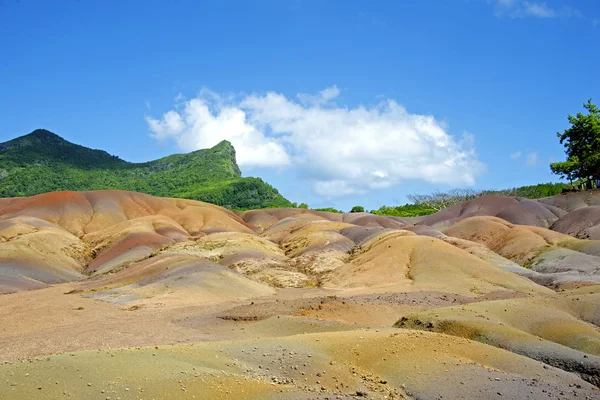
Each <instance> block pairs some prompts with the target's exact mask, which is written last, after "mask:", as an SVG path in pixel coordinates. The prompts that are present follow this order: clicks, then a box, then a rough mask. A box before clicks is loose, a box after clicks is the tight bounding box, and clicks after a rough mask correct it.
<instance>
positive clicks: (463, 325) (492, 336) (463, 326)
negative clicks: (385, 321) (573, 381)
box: [396, 298, 600, 385]
mask: <svg viewBox="0 0 600 400" xmlns="http://www.w3.org/2000/svg"><path fill="white" fill-rule="evenodd" d="M574 303H575V302H573V301H565V300H564V299H558V298H555V299H544V300H539V299H531V298H521V299H510V300H498V301H489V302H480V303H471V304H467V305H461V306H457V307H448V308H443V309H439V310H435V311H425V312H422V313H417V314H414V315H410V316H408V317H404V318H402V319H401V320H400V321H399V322H398V323H397V324H396V326H398V327H403V328H412V329H415V328H416V329H427V330H431V331H435V332H443V333H447V334H451V335H456V336H461V337H465V338H469V339H473V340H478V341H481V342H483V343H487V344H492V345H494V346H498V347H501V348H505V349H509V350H511V351H513V352H516V353H519V354H523V355H525V356H527V357H531V358H534V359H537V360H540V361H543V362H546V363H548V364H551V365H555V366H560V367H561V368H563V369H566V370H568V371H573V372H576V373H578V374H580V375H581V376H582V378H583V379H585V380H587V381H589V382H591V383H593V384H595V385H600V357H598V356H599V355H600V333H599V332H598V330H597V329H596V328H595V327H593V326H590V325H589V324H586V323H585V322H583V321H581V320H579V319H577V318H576V317H575V316H573V315H572V314H573V311H574V310H573V309H570V308H571V307H572V306H573V304H574ZM573 308H575V307H573ZM542 339H543V340H542ZM585 353H587V354H585Z"/></svg>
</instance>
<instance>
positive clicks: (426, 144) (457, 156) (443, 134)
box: [147, 86, 483, 197]
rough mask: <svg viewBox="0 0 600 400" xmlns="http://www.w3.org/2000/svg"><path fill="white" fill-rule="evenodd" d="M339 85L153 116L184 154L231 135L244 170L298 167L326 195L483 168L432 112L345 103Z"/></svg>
mask: <svg viewBox="0 0 600 400" xmlns="http://www.w3.org/2000/svg"><path fill="white" fill-rule="evenodd" d="M339 93H340V91H339V89H338V88H337V87H335V86H333V87H330V88H327V89H325V90H323V91H321V92H319V93H318V94H316V95H307V94H300V95H298V96H297V97H296V99H292V98H288V97H286V96H284V95H282V94H278V93H274V92H268V93H265V94H253V95H248V96H242V97H239V96H238V97H222V96H218V95H216V94H214V93H211V92H208V91H204V92H202V93H201V94H200V95H199V96H198V97H196V98H194V99H191V100H188V101H184V102H183V104H181V105H180V106H178V107H177V108H176V109H175V110H171V111H169V112H167V113H165V114H164V115H163V116H162V118H160V119H154V118H147V122H148V126H149V128H150V130H151V132H152V134H153V135H154V136H155V137H156V138H157V139H159V140H174V141H175V142H176V143H177V144H178V145H179V147H180V148H181V149H182V150H184V151H191V150H196V149H200V148H206V147H211V146H214V145H215V144H217V143H218V142H220V141H221V140H224V139H226V140H229V141H230V142H231V143H232V144H233V145H234V146H235V148H236V150H237V156H238V162H239V164H240V166H241V167H242V168H244V167H246V168H252V167H275V168H292V169H294V170H295V171H296V172H297V173H298V175H299V176H300V177H301V178H303V179H306V180H309V181H311V182H312V183H313V189H314V191H315V192H316V193H317V194H319V195H322V196H325V197H335V196H345V195H352V194H360V193H366V192H369V191H373V190H377V189H383V188H389V187H391V186H394V185H397V184H398V183H399V182H401V181H402V180H407V179H417V180H422V181H426V182H429V183H433V184H442V185H454V186H468V185H472V184H473V183H474V182H475V178H476V177H477V175H478V174H479V173H481V172H482V168H483V166H482V164H480V163H479V161H478V160H477V158H476V154H475V149H474V146H473V138H472V137H471V136H470V135H467V134H465V135H463V136H462V137H461V138H459V139H457V138H455V137H453V136H451V135H450V134H449V133H448V132H447V131H446V129H445V128H444V126H443V124H441V123H440V122H439V121H437V120H436V119H435V118H434V117H433V116H430V115H419V114H411V113H409V112H408V111H407V110H406V109H405V108H404V107H402V106H401V105H399V104H398V103H396V102H395V101H393V100H389V99H388V100H384V101H382V102H380V103H379V104H376V105H374V106H371V107H364V106H359V107H355V108H348V107H341V106H338V105H337V104H336V103H335V100H336V98H337V97H338V95H339Z"/></svg>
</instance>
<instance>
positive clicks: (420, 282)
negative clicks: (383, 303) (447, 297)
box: [325, 231, 549, 296]
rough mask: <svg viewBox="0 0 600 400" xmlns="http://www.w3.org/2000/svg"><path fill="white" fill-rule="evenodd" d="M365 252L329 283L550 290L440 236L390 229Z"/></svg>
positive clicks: (477, 291) (465, 290) (467, 292)
mask: <svg viewBox="0 0 600 400" xmlns="http://www.w3.org/2000/svg"><path fill="white" fill-rule="evenodd" d="M363 247H366V251H364V252H363V253H361V254H358V255H357V256H356V257H355V258H354V259H353V260H352V261H350V262H349V263H348V264H347V265H345V266H343V267H340V268H338V269H337V270H335V271H333V272H332V273H331V274H330V275H329V276H328V277H327V278H326V283H325V287H332V288H333V287H336V288H360V287H371V288H373V287H383V288H385V287H389V288H394V289H395V290H401V291H416V290H434V291H442V292H446V293H455V294H460V295H464V296H477V295H481V294H485V293H490V292H495V291H498V290H507V289H508V290H512V291H516V292H522V293H531V294H533V293H549V291H548V290H546V289H544V288H541V287H540V286H538V285H536V284H534V283H533V282H531V281H529V280H527V279H524V278H521V277H519V276H517V275H514V274H511V273H509V272H506V271H504V270H502V269H500V268H498V267H495V266H493V265H491V264H489V263H487V262H485V261H483V260H481V259H480V258H478V257H475V256H473V255H471V254H469V253H467V252H466V251H463V250H461V249H458V248H456V247H454V246H452V245H450V244H447V243H445V242H443V241H442V240H439V239H435V238H430V237H424V236H416V235H415V234H413V233H411V232H408V231H398V232H391V233H387V234H384V235H381V236H380V237H376V238H374V239H372V244H370V245H369V244H367V246H365V245H363Z"/></svg>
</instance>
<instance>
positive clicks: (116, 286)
mask: <svg viewBox="0 0 600 400" xmlns="http://www.w3.org/2000/svg"><path fill="white" fill-rule="evenodd" d="M84 288H85V289H86V291H87V292H88V293H89V295H90V296H92V297H94V298H100V299H103V300H106V301H111V302H117V303H124V304H130V303H132V304H134V303H135V304H139V303H143V302H144V301H148V300H150V299H151V300H152V302H157V301H169V302H170V303H172V304H173V303H175V304H187V303H190V304H205V303H218V302H223V301H230V300H239V299H247V298H252V297H258V296H266V295H270V294H273V293H274V291H273V289H271V288H269V287H268V286H265V285H261V284H259V283H256V282H254V281H251V280H250V279H248V278H246V277H244V276H243V275H241V274H238V273H236V272H234V271H231V270H230V269H228V268H226V267H223V266H221V265H218V264H215V263H213V262H211V261H209V260H207V259H205V258H200V257H195V256H189V255H188V256H185V255H169V254H164V255H159V256H156V257H153V258H150V259H148V260H145V261H142V262H139V263H135V264H133V265H131V266H129V267H128V268H127V269H125V270H122V271H119V272H117V273H115V274H111V275H108V276H105V277H102V278H100V279H95V280H91V281H89V282H87V283H86V284H85V286H84Z"/></svg>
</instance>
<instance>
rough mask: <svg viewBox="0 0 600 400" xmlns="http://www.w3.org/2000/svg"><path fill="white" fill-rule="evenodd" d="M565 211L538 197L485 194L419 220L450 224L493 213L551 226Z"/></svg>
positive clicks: (536, 224) (516, 220) (428, 222)
mask: <svg viewBox="0 0 600 400" xmlns="http://www.w3.org/2000/svg"><path fill="white" fill-rule="evenodd" d="M557 213H559V215H557ZM563 214H566V212H562V211H561V210H558V209H557V208H556V207H552V206H549V205H546V204H543V203H539V202H537V201H534V200H528V199H521V198H516V197H506V196H483V197H478V198H476V199H473V200H469V201H465V202H462V203H459V204H457V205H455V206H452V207H450V208H448V209H446V210H443V211H440V212H437V213H435V214H432V215H428V216H425V217H423V218H421V219H419V224H422V225H430V226H441V227H447V226H450V225H452V224H454V223H456V222H458V221H461V220H463V219H465V218H469V217H475V216H492V217H499V218H502V219H504V220H506V221H508V222H512V223H514V224H521V225H532V226H543V227H548V226H550V225H551V224H552V223H553V222H554V221H556V220H557V219H558V218H559V217H560V216H562V215H563Z"/></svg>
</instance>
